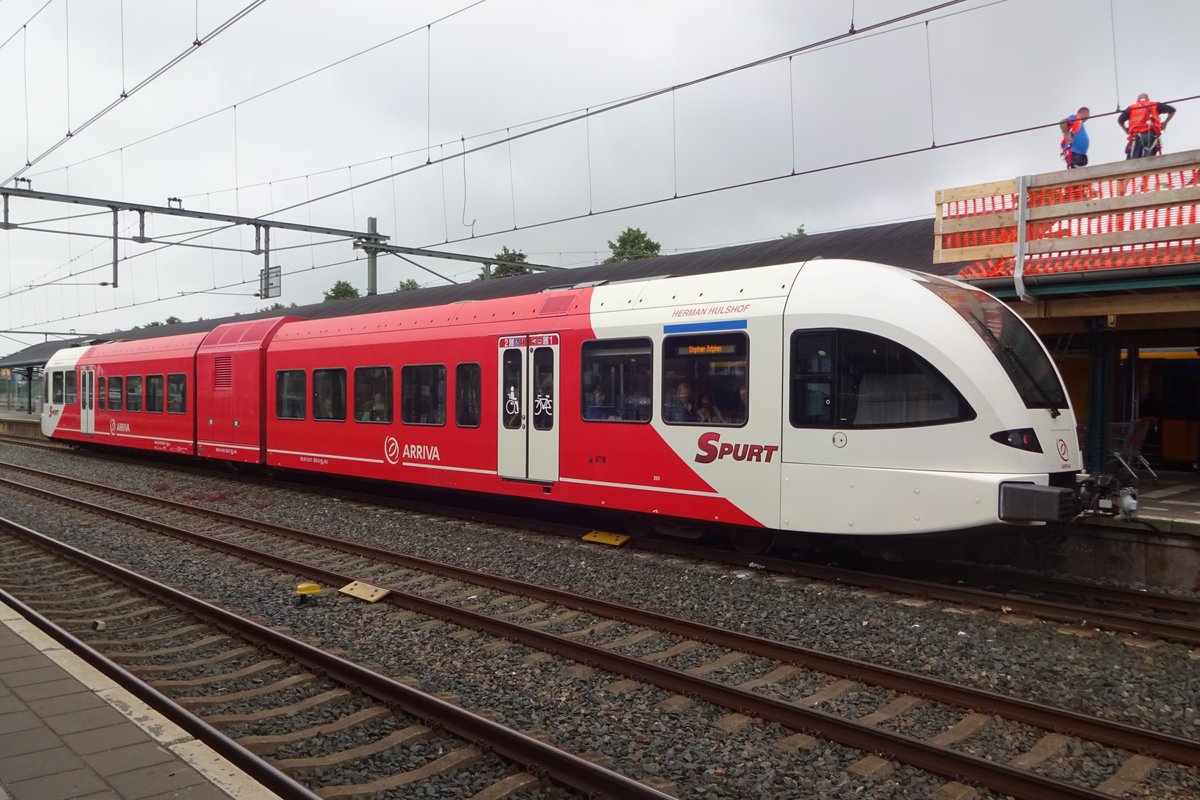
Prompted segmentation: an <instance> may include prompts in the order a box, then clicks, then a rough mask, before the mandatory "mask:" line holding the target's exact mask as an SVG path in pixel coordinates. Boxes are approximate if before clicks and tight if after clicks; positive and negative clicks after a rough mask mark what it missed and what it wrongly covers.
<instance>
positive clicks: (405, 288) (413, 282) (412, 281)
mask: <svg viewBox="0 0 1200 800" xmlns="http://www.w3.org/2000/svg"><path fill="white" fill-rule="evenodd" d="M420 288H421V284H419V283H417V279H416V278H409V279H408V280H404V281H400V285H399V286H397V287H396V291H397V292H411V291H412V290H413V289H420Z"/></svg>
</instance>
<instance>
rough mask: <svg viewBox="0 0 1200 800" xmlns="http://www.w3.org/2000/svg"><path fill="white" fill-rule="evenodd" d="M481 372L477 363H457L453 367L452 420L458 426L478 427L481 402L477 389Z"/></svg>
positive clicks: (480, 379) (478, 388)
mask: <svg viewBox="0 0 1200 800" xmlns="http://www.w3.org/2000/svg"><path fill="white" fill-rule="evenodd" d="M481 385H482V373H481V371H480V369H479V365H478V364H459V365H458V366H457V367H455V368H454V421H455V423H456V424H457V425H458V427H460V428H478V427H479V414H480V410H481V409H482V407H483V406H482V404H481V403H480V401H479V390H480V386H481Z"/></svg>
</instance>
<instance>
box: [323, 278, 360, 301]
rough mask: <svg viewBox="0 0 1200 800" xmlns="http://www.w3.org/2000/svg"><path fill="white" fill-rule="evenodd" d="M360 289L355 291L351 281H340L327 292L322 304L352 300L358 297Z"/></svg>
mask: <svg viewBox="0 0 1200 800" xmlns="http://www.w3.org/2000/svg"><path fill="white" fill-rule="evenodd" d="M358 296H359V294H358V289H355V288H354V287H353V286H352V285H351V284H350V282H349V281H338V282H337V283H335V284H334V285H333V288H332V289H330V290H329V291H328V292H325V299H324V300H322V301H321V302H322V303H335V302H337V301H338V300H350V299H351V298H354V297H358Z"/></svg>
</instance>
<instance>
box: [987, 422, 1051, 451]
mask: <svg viewBox="0 0 1200 800" xmlns="http://www.w3.org/2000/svg"><path fill="white" fill-rule="evenodd" d="M992 441H995V442H999V443H1000V444H1006V445H1008V446H1009V447H1015V448H1017V449H1018V450H1028V451H1029V452H1031V453H1040V452H1042V443H1041V442H1039V441H1038V438H1037V433H1035V432H1034V430H1033V428H1017V429H1015V430H1011V431H997V432H996V433H993V434H992Z"/></svg>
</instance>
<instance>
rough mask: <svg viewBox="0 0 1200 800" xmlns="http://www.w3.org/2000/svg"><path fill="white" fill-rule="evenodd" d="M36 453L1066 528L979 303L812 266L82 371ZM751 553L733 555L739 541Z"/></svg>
mask: <svg viewBox="0 0 1200 800" xmlns="http://www.w3.org/2000/svg"><path fill="white" fill-rule="evenodd" d="M46 370H47V381H46V385H47V395H48V396H47V398H46V404H45V406H44V413H43V418H42V426H43V432H44V433H45V434H46V435H47V436H50V437H53V438H56V439H64V440H74V441H85V442H93V443H97V444H103V445H110V446H115V447H126V448H140V449H148V450H158V451H165V452H171V453H180V454H187V455H192V456H197V457H201V458H209V459H221V460H228V461H237V462H246V463H255V464H263V465H269V466H272V467H277V468H284V469H298V470H306V471H310V472H331V473H337V474H340V475H349V476H360V477H364V478H370V479H376V480H384V481H397V482H403V483H409V484H418V485H428V486H436V487H443V488H450V489H458V490H464V491H470V492H482V493H492V494H504V495H512V496H519V497H527V498H536V499H542V500H546V501H551V502H555V501H557V502H564V503H573V504H581V505H587V506H596V507H603V508H607V509H611V510H616V511H621V512H627V513H628V514H629V515H631V516H634V517H637V518H638V519H640V520H642V521H644V522H651V523H657V524H658V525H660V526H662V527H664V528H676V529H683V528H687V527H688V526H693V527H696V528H704V527H712V526H721V527H723V528H726V529H727V530H730V531H734V532H736V531H739V530H740V531H748V529H757V530H768V531H790V532H803V533H811V534H861V535H866V534H918V533H931V532H940V531H958V530H970V529H978V528H985V527H989V526H994V525H1011V526H1031V525H1043V524H1045V523H1053V522H1061V521H1065V520H1067V519H1069V518H1070V517H1071V516H1072V515H1073V513H1074V510H1075V509H1074V501H1075V481H1076V474H1077V473H1078V472H1079V471H1080V469H1081V466H1082V465H1081V457H1080V452H1079V444H1078V439H1077V435H1076V429H1075V416H1074V413H1073V412H1072V410H1071V407H1070V404H1069V402H1068V399H1067V396H1066V392H1065V390H1064V388H1063V382H1062V379H1061V377H1060V376H1059V374H1058V372H1057V370H1056V368H1055V366H1054V363H1053V361H1052V360H1051V359H1050V356H1049V354H1048V353H1047V352H1046V350H1045V348H1044V347H1043V346H1042V344H1041V343H1040V341H1039V340H1038V338H1037V337H1036V336H1035V335H1034V334H1033V332H1032V331H1031V330H1030V329H1029V328H1028V326H1027V325H1026V324H1025V323H1024V322H1023V321H1022V320H1020V319H1019V318H1018V317H1017V316H1016V315H1015V314H1013V313H1012V312H1011V311H1010V310H1009V309H1008V308H1006V307H1005V306H1004V305H1003V304H1002V303H1000V302H999V301H997V300H995V299H994V298H992V297H991V296H989V295H987V294H985V293H983V292H981V291H978V290H976V289H973V288H971V287H969V286H967V285H965V284H961V283H958V282H955V281H950V280H946V279H943V278H938V277H933V276H929V275H923V274H920V273H915V272H910V271H906V270H900V269H895V268H892V267H887V266H882V265H878V264H869V263H864V262H855V261H838V260H816V261H810V262H806V263H803V264H785V265H777V266H764V267H755V268H749V269H739V270H736V271H730V272H714V273H709V274H703V275H691V276H679V277H671V276H663V277H660V278H653V279H645V280H636V281H627V282H620V283H613V284H601V285H589V286H580V287H575V288H565V289H560V290H556V291H550V292H543V293H539V294H535V295H523V296H517V297H506V298H501V299H494V300H486V301H477V302H464V303H455V304H450V305H438V306H427V307H422V308H415V309H407V310H400V311H389V312H383V313H374V314H364V315H357V316H345V317H335V318H329V319H320V320H306V319H300V318H295V317H286V316H284V317H274V318H268V319H256V320H248V321H237V322H232V323H229V324H224V325H220V326H218V327H216V328H214V329H213V330H212V331H210V332H207V333H196V334H186V335H177V336H164V337H160V338H154V339H143V340H138V341H124V342H108V343H102V344H95V345H90V346H86V347H77V348H70V349H65V350H62V351H60V352H59V353H57V354H56V355H55V356H53V358H52V359H51V360H50V362H49V363H48V364H47V367H46ZM735 535H736V534H735Z"/></svg>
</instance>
